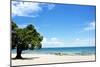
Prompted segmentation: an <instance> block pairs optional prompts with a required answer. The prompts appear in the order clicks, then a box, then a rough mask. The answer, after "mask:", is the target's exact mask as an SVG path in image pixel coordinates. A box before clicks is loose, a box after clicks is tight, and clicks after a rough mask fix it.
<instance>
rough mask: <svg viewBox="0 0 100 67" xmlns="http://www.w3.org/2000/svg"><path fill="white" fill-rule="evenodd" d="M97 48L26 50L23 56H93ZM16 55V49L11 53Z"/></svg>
mask: <svg viewBox="0 0 100 67" xmlns="http://www.w3.org/2000/svg"><path fill="white" fill-rule="evenodd" d="M95 51H96V49H95V47H61V48H41V49H39V50H36V49H35V50H25V51H23V52H22V53H23V54H57V53H61V54H65V55H92V54H95ZM11 52H12V53H16V49H13V50H12V51H11Z"/></svg>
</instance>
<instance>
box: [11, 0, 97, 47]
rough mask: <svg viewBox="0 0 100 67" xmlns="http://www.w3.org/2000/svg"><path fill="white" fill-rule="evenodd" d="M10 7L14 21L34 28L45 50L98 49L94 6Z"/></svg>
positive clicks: (22, 4)
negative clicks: (54, 48) (58, 48)
mask: <svg viewBox="0 0 100 67" xmlns="http://www.w3.org/2000/svg"><path fill="white" fill-rule="evenodd" d="M11 7H12V11H11V16H12V21H14V22H15V23H16V24H17V25H18V26H19V27H20V28H24V27H26V26H27V25H28V24H33V25H34V26H35V28H36V29H37V31H38V32H39V33H40V34H41V35H42V36H43V41H42V47H43V48H46V47H47V48H48V47H84V46H95V23H96V19H95V17H96V7H95V6H89V5H88V6H86V5H75V4H54V3H38V2H16V1H12V5H11Z"/></svg>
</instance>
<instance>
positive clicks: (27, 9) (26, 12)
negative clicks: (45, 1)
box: [12, 1, 42, 17]
mask: <svg viewBox="0 0 100 67" xmlns="http://www.w3.org/2000/svg"><path fill="white" fill-rule="evenodd" d="M41 10H42V8H41V7H40V6H39V3H33V2H15V1H12V15H13V16H30V17H35V16H36V15H30V14H31V13H36V12H39V11H41Z"/></svg>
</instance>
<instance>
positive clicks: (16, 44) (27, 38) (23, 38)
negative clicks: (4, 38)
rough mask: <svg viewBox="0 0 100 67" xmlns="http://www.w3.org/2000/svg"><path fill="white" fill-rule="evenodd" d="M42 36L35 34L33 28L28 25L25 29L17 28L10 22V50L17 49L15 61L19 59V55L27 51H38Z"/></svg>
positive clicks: (35, 31)
mask: <svg viewBox="0 0 100 67" xmlns="http://www.w3.org/2000/svg"><path fill="white" fill-rule="evenodd" d="M42 40H43V36H41V35H40V33H38V32H37V30H36V29H35V27H34V26H33V25H32V24H30V25H28V26H27V27H26V28H18V26H17V25H16V24H15V23H14V22H12V49H14V48H16V49H17V55H16V59H21V58H22V56H21V53H22V51H23V50H27V49H31V50H33V49H40V48H41V47H42V44H41V41H42Z"/></svg>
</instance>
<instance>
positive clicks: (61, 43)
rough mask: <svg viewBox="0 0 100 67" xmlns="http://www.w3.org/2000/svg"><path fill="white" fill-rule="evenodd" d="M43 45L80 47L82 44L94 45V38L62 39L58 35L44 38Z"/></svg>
mask: <svg viewBox="0 0 100 67" xmlns="http://www.w3.org/2000/svg"><path fill="white" fill-rule="evenodd" d="M42 44H43V47H80V46H94V45H95V39H94V38H86V39H79V38H76V39H73V40H60V39H58V38H56V37H53V38H50V39H49V38H44V39H43V41H42Z"/></svg>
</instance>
